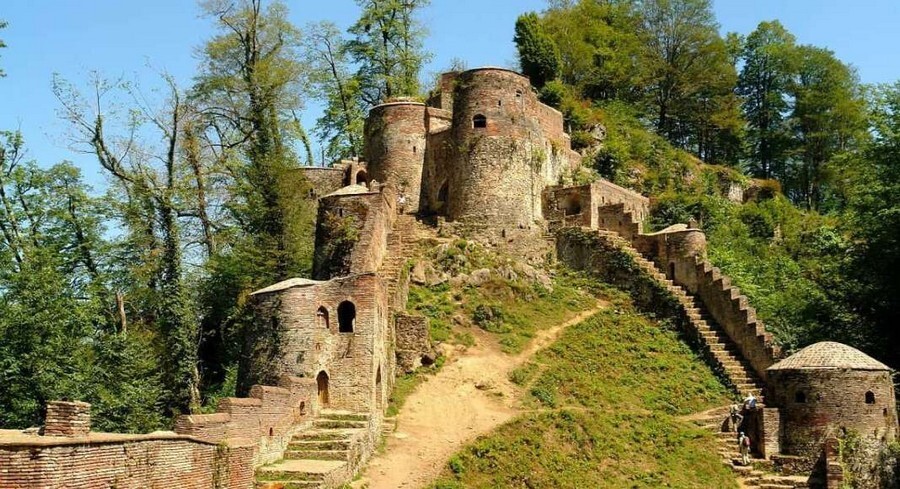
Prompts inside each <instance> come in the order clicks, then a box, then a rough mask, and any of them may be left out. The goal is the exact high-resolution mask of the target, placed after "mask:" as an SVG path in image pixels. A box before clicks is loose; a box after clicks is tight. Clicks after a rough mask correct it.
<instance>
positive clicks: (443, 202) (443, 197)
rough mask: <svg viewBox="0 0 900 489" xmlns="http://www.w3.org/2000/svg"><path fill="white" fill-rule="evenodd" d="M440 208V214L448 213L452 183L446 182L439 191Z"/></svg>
mask: <svg viewBox="0 0 900 489" xmlns="http://www.w3.org/2000/svg"><path fill="white" fill-rule="evenodd" d="M437 200H438V206H439V210H440V212H447V201H448V200H450V182H446V181H445V182H444V184H443V185H441V188H440V190H438V196H437Z"/></svg>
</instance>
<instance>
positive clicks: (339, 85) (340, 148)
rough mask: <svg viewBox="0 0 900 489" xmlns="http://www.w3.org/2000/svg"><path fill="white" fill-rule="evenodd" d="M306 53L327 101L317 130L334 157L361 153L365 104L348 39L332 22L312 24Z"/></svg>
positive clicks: (312, 75)
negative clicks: (355, 73) (353, 69)
mask: <svg viewBox="0 0 900 489" xmlns="http://www.w3.org/2000/svg"><path fill="white" fill-rule="evenodd" d="M304 57H305V58H306V59H307V60H309V63H310V73H309V76H310V78H311V82H312V88H313V90H314V93H315V96H316V97H317V98H318V99H320V100H322V101H324V102H325V113H324V114H323V115H322V117H320V118H319V119H318V121H317V122H316V133H317V134H318V136H319V139H320V140H321V141H322V142H324V143H325V155H326V157H327V158H329V159H330V160H332V161H333V160H337V159H341V158H349V157H354V156H359V155H360V154H361V153H362V132H363V123H364V121H365V107H364V105H363V101H362V98H361V95H362V92H361V91H360V80H359V78H357V77H356V76H354V73H353V72H352V66H351V64H350V59H349V53H348V51H347V41H346V40H345V39H344V38H343V35H342V33H341V31H340V30H339V29H338V28H337V26H335V25H334V24H333V23H330V22H321V23H318V24H315V25H312V26H310V28H309V29H308V32H307V34H306V49H305V52H304Z"/></svg>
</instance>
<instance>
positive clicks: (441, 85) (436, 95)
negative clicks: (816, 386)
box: [428, 71, 459, 112]
mask: <svg viewBox="0 0 900 489" xmlns="http://www.w3.org/2000/svg"><path fill="white" fill-rule="evenodd" d="M458 76H459V72H458V71H450V72H447V73H442V74H441V79H440V80H438V86H437V87H435V89H434V91H433V92H432V93H431V96H430V97H429V98H428V106H429V107H434V108H437V109H442V110H446V111H447V112H453V91H454V89H455V88H456V77H458Z"/></svg>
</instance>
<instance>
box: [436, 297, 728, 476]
mask: <svg viewBox="0 0 900 489" xmlns="http://www.w3.org/2000/svg"><path fill="white" fill-rule="evenodd" d="M512 380H513V381H515V382H516V383H518V384H520V385H522V386H523V387H524V388H525V389H526V390H527V391H528V395H527V398H526V401H525V403H526V406H527V407H530V408H533V410H532V411H530V412H529V413H527V414H525V415H522V416H521V417H519V418H517V419H516V420H515V421H513V422H511V423H508V424H506V425H504V426H502V427H500V428H499V429H498V430H496V431H495V432H494V433H491V434H490V435H488V436H484V437H481V438H479V439H478V440H476V441H475V442H473V443H472V444H470V445H469V446H467V447H465V448H464V449H463V450H462V451H461V452H459V453H458V454H457V455H455V456H454V457H453V458H452V459H451V461H450V463H449V465H448V468H447V471H446V475H445V476H444V477H443V479H441V480H440V481H438V482H437V483H435V484H434V486H433V487H434V488H435V489H451V488H463V487H466V488H468V487H484V488H488V487H491V488H493V487H561V488H569V487H571V488H575V487H578V488H581V487H592V488H622V487H684V488H710V487H716V488H728V487H735V481H734V478H733V477H732V475H731V473H730V472H729V471H727V470H726V469H725V468H724V466H723V465H722V464H721V462H720V460H719V457H718V454H717V450H716V448H715V441H714V440H713V438H712V435H711V434H709V433H707V432H704V431H702V430H698V429H697V428H696V427H693V426H691V425H690V424H689V423H687V422H684V421H682V420H680V419H679V418H678V417H679V416H681V415H685V414H688V413H691V412H696V411H701V410H704V409H708V408H710V407H713V406H719V405H723V404H727V403H728V402H729V399H728V397H727V393H726V391H725V389H724V387H723V386H722V385H721V384H720V383H719V382H718V381H717V380H716V378H715V377H714V375H713V373H712V372H711V371H710V370H709V369H708V368H707V367H706V366H705V365H704V364H703V363H702V361H701V360H700V359H699V358H698V357H697V356H696V355H694V354H693V353H692V352H691V351H690V349H689V348H688V347H687V346H686V344H685V343H684V342H682V341H681V340H680V339H679V338H678V335H677V334H676V333H675V332H673V331H671V330H669V329H667V328H666V327H665V325H664V324H657V323H654V322H652V321H650V320H648V319H647V318H644V317H642V316H640V315H638V314H637V313H636V312H635V311H633V310H632V309H631V307H630V305H629V304H628V302H627V301H626V300H624V299H621V298H620V299H619V300H617V301H616V304H615V305H614V306H613V307H610V308H609V309H607V310H606V311H604V312H602V313H600V314H599V315H597V316H595V317H593V318H591V319H589V320H587V321H585V322H583V323H580V324H578V325H576V326H574V327H572V328H570V329H569V330H568V331H567V332H565V333H564V334H563V336H562V337H560V339H559V340H557V341H556V342H555V343H554V344H553V345H552V346H551V347H549V348H547V349H546V350H544V351H542V352H540V353H539V354H538V355H537V356H536V357H535V359H534V361H533V362H530V363H528V364H526V365H524V366H523V367H521V368H520V369H518V370H517V371H515V372H513V374H512Z"/></svg>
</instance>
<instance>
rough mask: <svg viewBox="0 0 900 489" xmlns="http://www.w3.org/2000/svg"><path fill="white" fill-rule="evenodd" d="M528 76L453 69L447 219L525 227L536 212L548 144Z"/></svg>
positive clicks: (496, 70) (497, 70)
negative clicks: (454, 72)
mask: <svg viewBox="0 0 900 489" xmlns="http://www.w3.org/2000/svg"><path fill="white" fill-rule="evenodd" d="M537 105H538V102H537V100H536V98H535V96H534V94H533V93H532V92H531V85H530V83H529V81H528V78H526V77H524V76H522V75H520V74H518V73H515V72H513V71H509V70H504V69H500V68H480V69H475V70H469V71H466V72H463V73H460V74H459V76H458V78H457V82H456V90H455V94H454V101H453V124H452V129H451V131H452V135H453V137H452V140H453V141H454V145H455V147H454V148H453V149H454V155H453V157H452V159H451V162H450V165H449V168H448V184H449V188H448V192H447V194H448V197H449V199H448V202H447V217H448V218H449V219H450V220H451V221H462V222H465V223H469V224H472V225H475V226H479V227H485V228H489V229H500V230H505V229H508V228H516V227H518V228H524V229H528V228H531V227H533V226H534V222H535V219H537V218H539V217H540V215H541V208H540V207H541V199H540V192H541V191H542V190H543V188H544V185H545V182H544V181H543V180H544V179H543V177H542V176H541V171H542V167H544V166H545V164H546V161H547V160H548V147H547V146H548V143H547V139H546V138H545V137H544V136H543V135H542V132H541V127H540V118H539V117H537V116H536V110H537Z"/></svg>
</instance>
